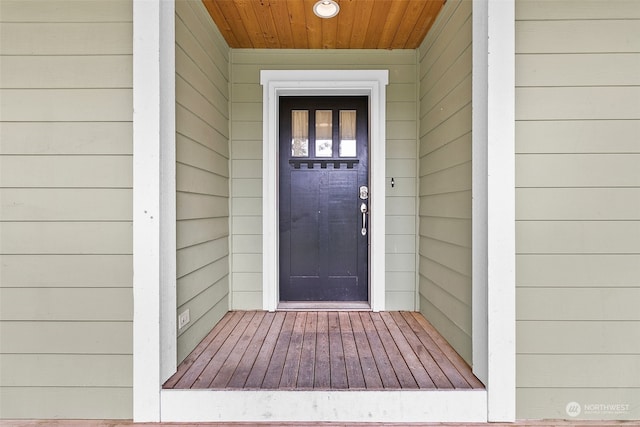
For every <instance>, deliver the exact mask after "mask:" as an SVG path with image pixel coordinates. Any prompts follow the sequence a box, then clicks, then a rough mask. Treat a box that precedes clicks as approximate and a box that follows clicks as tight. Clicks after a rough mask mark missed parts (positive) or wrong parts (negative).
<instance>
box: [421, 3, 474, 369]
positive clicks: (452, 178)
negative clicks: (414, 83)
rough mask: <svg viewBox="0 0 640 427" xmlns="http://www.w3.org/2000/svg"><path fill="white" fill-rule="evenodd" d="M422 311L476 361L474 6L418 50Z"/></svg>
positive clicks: (453, 8) (442, 19) (448, 20)
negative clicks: (473, 277)
mask: <svg viewBox="0 0 640 427" xmlns="http://www.w3.org/2000/svg"><path fill="white" fill-rule="evenodd" d="M419 56H420V58H419V60H420V91H419V106H420V133H419V174H418V175H419V194H420V199H419V215H420V228H419V230H418V232H419V236H420V240H419V251H420V252H419V260H420V261H419V262H420V265H419V277H420V283H419V285H420V311H421V312H422V313H423V314H424V316H425V317H426V318H427V319H428V320H429V321H430V322H431V323H432V324H433V325H434V326H435V327H436V328H437V329H438V331H439V332H440V333H441V334H442V335H443V336H444V337H445V338H446V339H447V340H448V341H449V343H451V345H453V347H454V348H455V349H456V350H457V351H458V353H460V355H461V356H462V357H463V358H465V360H466V361H467V362H469V363H470V362H471V2H465V1H449V2H447V3H446V4H445V6H444V8H443V10H442V11H441V13H440V15H439V17H438V20H437V21H436V23H435V24H434V26H433V28H432V29H431V30H430V32H429V34H428V35H427V37H426V38H425V40H424V42H423V43H422V46H421V47H420V49H419Z"/></svg>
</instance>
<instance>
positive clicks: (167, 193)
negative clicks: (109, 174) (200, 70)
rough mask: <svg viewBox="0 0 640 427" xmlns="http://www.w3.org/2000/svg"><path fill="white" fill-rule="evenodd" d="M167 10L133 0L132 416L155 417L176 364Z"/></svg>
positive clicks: (170, 56)
mask: <svg viewBox="0 0 640 427" xmlns="http://www.w3.org/2000/svg"><path fill="white" fill-rule="evenodd" d="M173 15H174V3H173V2H154V1H135V2H133V417H134V420H135V421H140V422H142V421H149V422H153V421H160V390H161V383H162V380H163V377H165V376H166V375H167V374H169V375H170V373H169V372H170V371H171V369H174V370H175V364H176V361H175V357H176V356H175V354H173V355H171V353H175V346H176V342H175V123H174V122H173V120H174V113H173V111H174V110H173V109H174V108H175V105H174V104H175V96H174V95H175V94H174V92H173V84H172V83H171V81H172V80H173V79H175V70H174V67H175V61H174V57H173V53H172V52H173V49H175V42H174V38H173V32H171V31H169V32H168V33H167V31H168V30H167V28H168V27H169V26H171V27H173V24H172V23H173V19H174V17H173ZM172 211H173V212H172ZM163 356H168V357H169V358H168V359H166V360H163V359H162V357H163Z"/></svg>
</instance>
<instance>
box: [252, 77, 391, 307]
mask: <svg viewBox="0 0 640 427" xmlns="http://www.w3.org/2000/svg"><path fill="white" fill-rule="evenodd" d="M260 84H261V85H262V88H263V98H262V99H263V104H262V132H263V133H262V135H263V157H262V177H263V180H262V234H263V242H262V254H263V255H262V274H263V279H262V283H263V287H262V308H263V309H264V310H269V311H275V310H276V309H277V307H278V302H279V297H278V278H279V275H278V253H279V250H278V235H279V233H278V99H279V97H280V96H284V95H289V96H367V97H368V98H369V155H370V159H369V162H370V163H369V168H370V169H369V176H370V181H369V185H370V189H371V199H370V211H371V214H370V221H371V240H370V245H371V246H370V264H369V265H370V267H369V303H370V305H371V309H372V310H373V311H382V310H384V309H385V176H386V174H385V146H386V140H385V132H386V125H385V124H386V108H385V105H386V90H385V87H386V86H387V85H388V84H389V71H388V70H262V71H261V72H260Z"/></svg>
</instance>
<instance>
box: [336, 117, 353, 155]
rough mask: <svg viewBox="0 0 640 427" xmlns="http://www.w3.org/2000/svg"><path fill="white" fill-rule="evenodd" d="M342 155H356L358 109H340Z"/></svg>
mask: <svg viewBox="0 0 640 427" xmlns="http://www.w3.org/2000/svg"><path fill="white" fill-rule="evenodd" d="M339 151H340V157H355V156H356V155H357V152H356V110H340V150H339Z"/></svg>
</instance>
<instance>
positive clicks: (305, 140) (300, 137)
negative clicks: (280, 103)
mask: <svg viewBox="0 0 640 427" xmlns="http://www.w3.org/2000/svg"><path fill="white" fill-rule="evenodd" d="M291 157H309V111H308V110H292V111H291Z"/></svg>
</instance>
